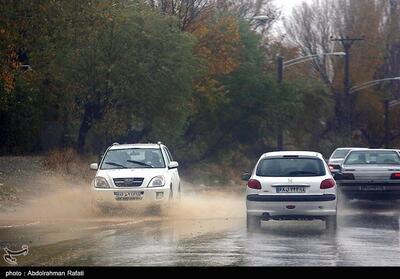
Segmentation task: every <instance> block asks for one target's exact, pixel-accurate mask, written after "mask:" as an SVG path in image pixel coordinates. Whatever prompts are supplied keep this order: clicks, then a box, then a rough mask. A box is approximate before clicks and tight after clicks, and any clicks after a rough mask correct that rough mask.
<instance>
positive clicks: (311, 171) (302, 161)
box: [256, 158, 326, 177]
mask: <svg viewBox="0 0 400 279" xmlns="http://www.w3.org/2000/svg"><path fill="white" fill-rule="evenodd" d="M256 173H257V175H258V176H269V177H308V176H324V175H325V174H326V172H325V167H324V163H323V162H322V160H320V159H314V158H269V159H264V160H262V161H260V163H259V164H258V166H257V171H256Z"/></svg>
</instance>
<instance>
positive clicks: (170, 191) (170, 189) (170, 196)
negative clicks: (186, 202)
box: [168, 184, 174, 202]
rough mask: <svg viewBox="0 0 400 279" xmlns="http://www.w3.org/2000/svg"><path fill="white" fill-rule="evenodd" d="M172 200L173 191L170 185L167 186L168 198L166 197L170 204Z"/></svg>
mask: <svg viewBox="0 0 400 279" xmlns="http://www.w3.org/2000/svg"><path fill="white" fill-rule="evenodd" d="M173 199H174V190H173V188H172V184H171V186H169V197H168V201H169V202H172V200H173Z"/></svg>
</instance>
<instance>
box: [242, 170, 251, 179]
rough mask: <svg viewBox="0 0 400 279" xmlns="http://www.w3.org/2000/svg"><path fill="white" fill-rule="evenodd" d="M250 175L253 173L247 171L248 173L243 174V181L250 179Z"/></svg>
mask: <svg viewBox="0 0 400 279" xmlns="http://www.w3.org/2000/svg"><path fill="white" fill-rule="evenodd" d="M250 177H251V173H248V172H246V173H244V174H242V180H243V181H249V180H250Z"/></svg>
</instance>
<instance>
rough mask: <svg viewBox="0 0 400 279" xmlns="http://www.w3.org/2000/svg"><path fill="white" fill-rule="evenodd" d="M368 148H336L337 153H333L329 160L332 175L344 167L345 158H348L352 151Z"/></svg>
mask: <svg viewBox="0 0 400 279" xmlns="http://www.w3.org/2000/svg"><path fill="white" fill-rule="evenodd" d="M362 149H366V148H362V147H340V148H336V149H335V151H333V152H332V154H331V156H330V157H329V160H328V165H329V169H330V170H331V172H332V173H336V172H339V170H340V166H341V165H342V163H343V161H344V158H346V156H347V154H349V152H350V151H351V150H362Z"/></svg>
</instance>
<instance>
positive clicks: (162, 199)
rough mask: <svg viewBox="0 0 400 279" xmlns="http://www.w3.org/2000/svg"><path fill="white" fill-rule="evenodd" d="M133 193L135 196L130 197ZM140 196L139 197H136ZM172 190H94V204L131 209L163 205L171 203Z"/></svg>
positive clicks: (162, 188) (161, 188)
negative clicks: (130, 207)
mask: <svg viewBox="0 0 400 279" xmlns="http://www.w3.org/2000/svg"><path fill="white" fill-rule="evenodd" d="M131 193H133V194H135V196H130V195H131ZM136 194H138V195H139V196H136ZM169 194H170V189H169V187H168V188H164V187H159V188H136V189H122V188H121V189H119V188H111V189H93V188H92V202H93V203H95V204H96V205H98V206H102V207H127V206H128V207H129V206H134V207H137V206H147V205H163V204H166V203H168V201H169Z"/></svg>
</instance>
